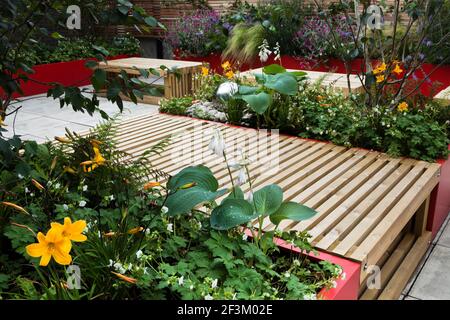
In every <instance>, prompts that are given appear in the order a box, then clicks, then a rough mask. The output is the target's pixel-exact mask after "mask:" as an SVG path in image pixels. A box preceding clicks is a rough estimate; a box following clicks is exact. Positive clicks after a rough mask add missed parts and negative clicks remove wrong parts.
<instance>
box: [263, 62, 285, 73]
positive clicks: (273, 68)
mask: <svg viewBox="0 0 450 320" xmlns="http://www.w3.org/2000/svg"><path fill="white" fill-rule="evenodd" d="M263 72H264V73H265V74H272V75H274V74H277V73H283V72H286V69H285V68H283V67H282V66H280V65H279V64H271V65H269V66H265V67H264V68H263Z"/></svg>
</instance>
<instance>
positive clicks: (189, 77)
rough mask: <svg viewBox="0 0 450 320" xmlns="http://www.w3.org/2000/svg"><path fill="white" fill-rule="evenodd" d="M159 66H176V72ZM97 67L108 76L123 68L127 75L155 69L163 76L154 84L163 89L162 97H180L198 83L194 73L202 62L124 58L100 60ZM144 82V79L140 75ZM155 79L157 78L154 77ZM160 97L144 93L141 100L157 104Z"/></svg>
mask: <svg viewBox="0 0 450 320" xmlns="http://www.w3.org/2000/svg"><path fill="white" fill-rule="evenodd" d="M161 66H165V67H167V68H169V69H170V68H176V70H177V73H178V74H174V73H171V72H168V71H167V70H165V69H164V70H162V69H161ZM98 67H99V68H101V69H104V70H105V71H106V72H107V73H108V74H109V76H115V75H117V74H118V73H120V72H121V71H122V70H124V71H125V72H126V73H127V74H128V75H130V76H135V77H139V76H141V73H140V72H139V70H138V69H146V70H148V69H155V70H157V71H158V72H159V74H160V76H161V77H163V83H161V82H159V81H157V82H156V83H155V84H156V85H159V86H160V87H162V89H163V90H164V94H163V96H164V98H166V99H170V98H180V97H183V96H185V95H188V94H192V93H193V91H194V90H196V88H198V86H199V85H200V81H199V80H197V77H196V75H198V74H199V73H200V72H201V67H202V63H201V62H194V61H178V60H163V59H149V58H125V59H117V60H111V61H108V62H100V63H99V66H98ZM141 80H142V81H144V82H146V79H144V78H142V77H141ZM154 80H157V79H154ZM161 98H162V97H158V96H150V95H144V98H143V99H142V101H141V102H143V103H149V104H158V103H159V101H160V99H161Z"/></svg>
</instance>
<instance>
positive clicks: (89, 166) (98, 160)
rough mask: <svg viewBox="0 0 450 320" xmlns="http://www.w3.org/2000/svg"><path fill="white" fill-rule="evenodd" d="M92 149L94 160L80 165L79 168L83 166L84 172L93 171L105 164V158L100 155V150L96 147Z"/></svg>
mask: <svg viewBox="0 0 450 320" xmlns="http://www.w3.org/2000/svg"><path fill="white" fill-rule="evenodd" d="M93 149H94V159H92V160H88V161H84V162H82V163H80V166H83V171H84V172H91V171H92V170H94V169H95V168H97V167H98V166H101V165H103V164H104V163H105V162H106V160H105V158H103V156H102V154H101V153H100V150H99V149H98V148H97V147H93Z"/></svg>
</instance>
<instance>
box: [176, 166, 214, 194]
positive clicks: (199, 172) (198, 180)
mask: <svg viewBox="0 0 450 320" xmlns="http://www.w3.org/2000/svg"><path fill="white" fill-rule="evenodd" d="M188 183H195V186H196V187H199V188H201V189H205V190H209V191H216V190H217V188H218V187H219V183H218V182H217V180H216V178H214V175H213V173H212V172H211V170H209V169H208V168H207V167H205V166H202V165H198V166H191V167H187V168H184V169H183V170H181V171H180V172H178V173H177V174H176V175H174V176H173V177H172V178H170V180H169V182H168V183H167V187H168V188H169V189H170V190H176V189H178V188H180V187H181V186H184V185H186V184H188Z"/></svg>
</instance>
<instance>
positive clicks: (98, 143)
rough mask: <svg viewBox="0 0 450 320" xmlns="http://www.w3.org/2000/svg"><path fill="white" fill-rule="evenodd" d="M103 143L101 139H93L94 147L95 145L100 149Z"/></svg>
mask: <svg viewBox="0 0 450 320" xmlns="http://www.w3.org/2000/svg"><path fill="white" fill-rule="evenodd" d="M102 143H103V142H101V141H99V140H96V139H91V144H92V147H94V148H97V149H98V146H99V145H101V144H102Z"/></svg>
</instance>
